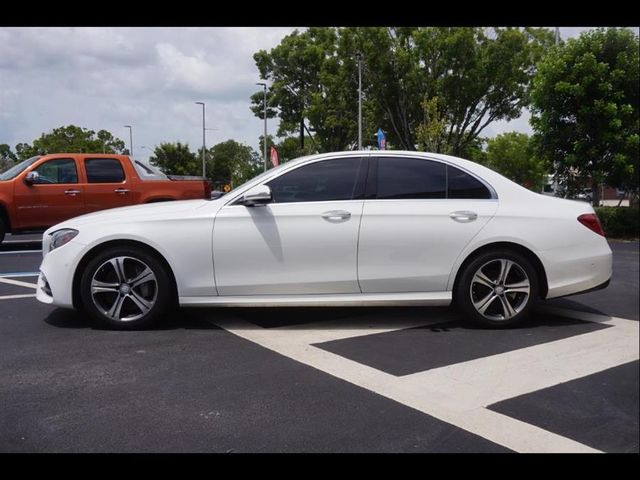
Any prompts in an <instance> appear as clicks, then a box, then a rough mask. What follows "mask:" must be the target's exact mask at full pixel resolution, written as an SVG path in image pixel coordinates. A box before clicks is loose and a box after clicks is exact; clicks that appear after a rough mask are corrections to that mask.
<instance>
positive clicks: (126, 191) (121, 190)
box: [114, 188, 129, 195]
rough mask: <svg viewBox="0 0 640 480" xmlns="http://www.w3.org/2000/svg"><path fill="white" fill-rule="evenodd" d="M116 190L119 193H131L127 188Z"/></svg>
mask: <svg viewBox="0 0 640 480" xmlns="http://www.w3.org/2000/svg"><path fill="white" fill-rule="evenodd" d="M114 192H116V193H117V194H118V195H124V194H125V193H129V190H127V189H126V188H116V189H115V190H114Z"/></svg>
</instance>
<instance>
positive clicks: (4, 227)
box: [0, 217, 7, 243]
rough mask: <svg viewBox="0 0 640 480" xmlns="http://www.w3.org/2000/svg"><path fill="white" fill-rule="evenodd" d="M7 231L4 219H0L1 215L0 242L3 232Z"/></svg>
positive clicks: (0, 241) (2, 238)
mask: <svg viewBox="0 0 640 480" xmlns="http://www.w3.org/2000/svg"><path fill="white" fill-rule="evenodd" d="M6 231H7V227H6V226H5V224H4V220H3V219H2V217H0V243H2V242H3V240H4V234H5V233H6Z"/></svg>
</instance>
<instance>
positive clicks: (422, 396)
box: [214, 319, 598, 453]
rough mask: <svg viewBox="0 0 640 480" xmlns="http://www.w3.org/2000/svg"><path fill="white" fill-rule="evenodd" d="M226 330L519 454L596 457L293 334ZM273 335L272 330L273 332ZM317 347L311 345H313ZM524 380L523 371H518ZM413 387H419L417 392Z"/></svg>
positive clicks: (233, 323) (236, 324) (238, 326)
mask: <svg viewBox="0 0 640 480" xmlns="http://www.w3.org/2000/svg"><path fill="white" fill-rule="evenodd" d="M214 323H215V324H216V325H218V326H220V327H222V328H224V329H225V330H227V331H229V332H231V333H233V334H235V335H237V336H239V337H242V338H244V339H246V340H250V341H252V342H254V343H257V344H258V345H261V346H263V347H265V348H268V349H270V350H273V351H275V352H277V353H279V354H281V355H284V356H286V357H289V358H291V359H293V360H296V361H298V362H300V363H303V364H305V365H309V366H311V367H313V368H316V369H318V370H320V371H322V372H325V373H328V374H330V375H333V376H334V377H337V378H340V379H342V380H346V381H348V382H350V383H352V384H354V385H357V386H359V387H362V388H366V389H367V390H370V391H372V392H375V393H377V394H379V395H382V396H384V397H387V398H390V399H392V400H395V401H397V402H399V403H402V404H403V405H406V406H408V407H411V408H414V409H416V410H418V411H420V412H423V413H425V414H427V415H430V416H432V417H435V418H438V419H440V420H442V421H445V422H447V423H450V424H452V425H455V426H457V427H460V428H463V429H464V430H467V431H469V432H471V433H474V434H476V435H479V436H481V437H483V438H486V439H488V440H490V441H492V442H494V443H498V444H500V445H503V446H505V447H507V448H510V449H512V450H515V451H518V452H591V453H593V452H598V450H596V449H593V448H591V447H588V446H586V445H583V444H581V443H579V442H576V441H574V440H571V439H569V438H566V437H563V436H561V435H558V434H555V433H552V432H549V431H546V430H544V429H542V428H539V427H536V426H534V425H530V424H528V423H526V422H522V421H520V420H516V419H514V418H511V417H508V416H506V415H503V414H500V413H497V412H493V411H491V410H488V409H486V408H483V407H473V408H470V409H467V410H464V409H462V410H461V408H460V405H459V404H456V405H453V406H452V405H450V404H449V402H450V401H451V397H450V395H449V393H448V391H447V386H446V385H443V384H440V385H433V386H432V385H425V384H424V383H422V382H420V384H419V385H416V384H415V382H411V381H407V380H406V378H404V377H396V376H395V375H391V374H389V373H386V372H383V371H380V370H377V369H375V368H372V367H369V366H367V365H363V364H361V363H358V362H355V361H353V360H350V359H347V358H344V357H341V356H339V355H335V354H333V353H330V352H327V351H326V350H322V349H320V348H317V347H314V346H313V345H310V344H309V343H308V342H309V337H308V334H305V336H306V341H300V336H298V335H296V333H294V331H293V330H282V329H265V328H261V327H259V326H257V325H254V324H251V323H249V322H245V321H244V320H240V319H229V320H226V321H214ZM274 330H276V331H274ZM314 343H315V340H314ZM521 373H522V374H523V375H524V374H526V371H525V372H521ZM416 387H417V388H416Z"/></svg>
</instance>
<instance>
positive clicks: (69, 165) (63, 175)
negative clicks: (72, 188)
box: [33, 158, 78, 185]
mask: <svg viewBox="0 0 640 480" xmlns="http://www.w3.org/2000/svg"><path fill="white" fill-rule="evenodd" d="M33 171H34V172H38V176H39V177H38V182H37V183H38V184H44V185H46V184H56V183H78V170H77V169H76V162H75V160H73V159H71V158H57V159H55V160H48V161H46V162H44V163H43V164H41V165H40V166H38V168H36V169H34V170H33Z"/></svg>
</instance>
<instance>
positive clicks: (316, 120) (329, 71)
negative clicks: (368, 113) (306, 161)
mask: <svg viewBox="0 0 640 480" xmlns="http://www.w3.org/2000/svg"><path fill="white" fill-rule="evenodd" d="M345 48H346V47H345V46H344V45H341V44H340V43H339V39H338V29H336V28H333V27H311V28H309V29H308V30H306V31H304V32H302V33H300V32H298V31H297V30H296V31H294V32H293V33H292V34H290V35H287V36H286V37H285V38H284V39H283V40H282V42H281V43H280V44H279V45H278V46H276V47H275V48H273V49H272V50H271V51H270V52H267V51H265V50H260V51H259V52H257V53H256V54H255V55H254V60H255V62H256V65H257V67H258V70H259V71H260V75H261V76H262V78H264V79H266V80H270V81H271V82H272V85H271V86H270V88H269V92H268V96H267V105H268V107H269V108H268V111H267V117H269V118H271V117H274V116H275V115H278V116H279V117H280V125H279V128H278V132H277V134H278V136H286V135H290V134H293V133H298V132H300V130H301V129H303V130H305V126H304V125H305V123H304V121H305V119H308V120H309V127H308V128H309V130H310V131H309V132H307V131H303V133H302V134H303V135H308V134H309V133H312V134H313V135H314V137H315V138H316V141H317V148H318V150H320V151H335V150H342V149H344V148H345V146H347V145H349V144H353V143H354V141H356V140H357V109H356V108H354V107H355V106H356V105H357V92H356V89H357V83H354V82H356V81H357V77H356V63H355V58H353V57H352V56H350V52H347V51H345ZM251 101H252V107H251V109H252V111H253V112H254V113H255V115H256V116H258V117H259V118H264V113H263V112H264V94H263V92H262V91H258V92H256V93H255V94H253V95H252V97H251Z"/></svg>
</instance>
